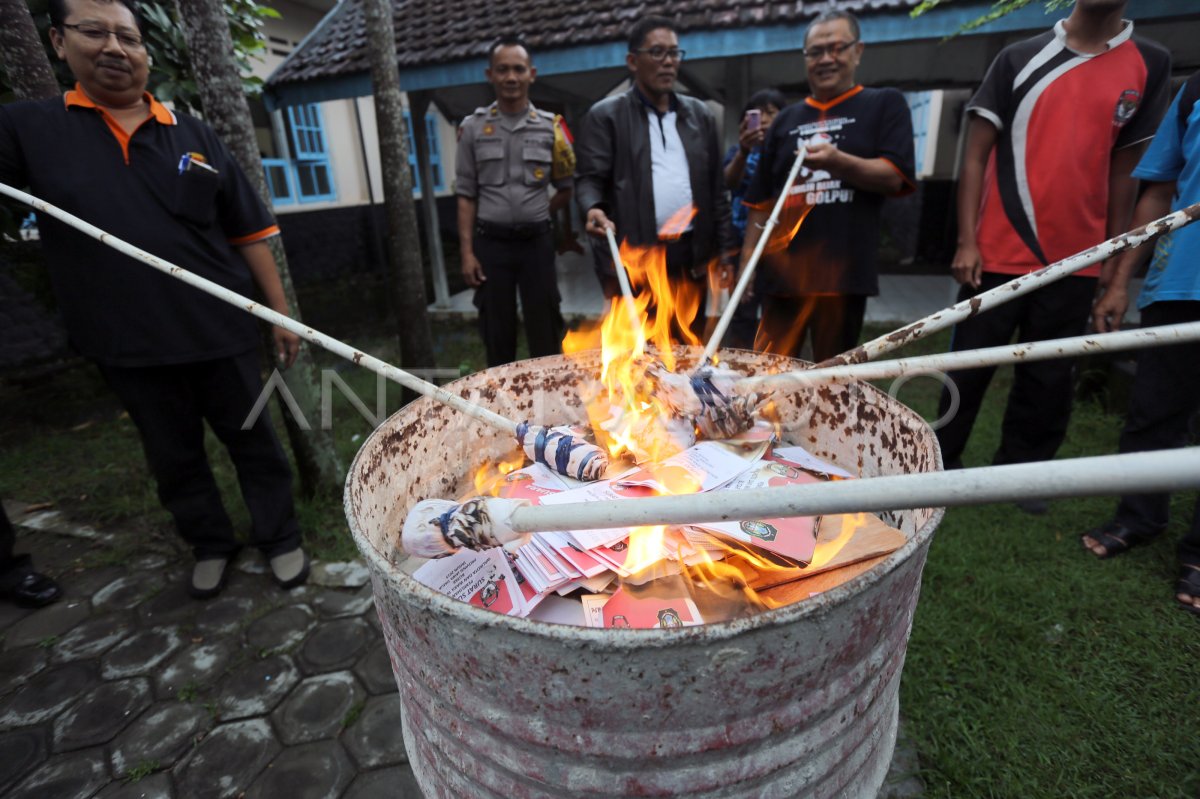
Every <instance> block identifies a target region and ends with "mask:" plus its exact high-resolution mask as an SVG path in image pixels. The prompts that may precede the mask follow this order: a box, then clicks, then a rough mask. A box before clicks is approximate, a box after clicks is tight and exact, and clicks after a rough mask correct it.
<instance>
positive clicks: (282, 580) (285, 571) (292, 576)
mask: <svg viewBox="0 0 1200 799" xmlns="http://www.w3.org/2000/svg"><path fill="white" fill-rule="evenodd" d="M270 563H271V574H272V575H273V576H274V577H275V582H277V583H279V587H280V588H295V587H296V586H298V585H302V584H303V583H304V581H305V580H307V579H308V567H309V563H308V555H306V554H304V550H303V549H301V548H300V547H296V548H295V549H293V550H292V551H291V552H285V553H283V554H282V555H276V556H275V557H273V558H271V561H270Z"/></svg>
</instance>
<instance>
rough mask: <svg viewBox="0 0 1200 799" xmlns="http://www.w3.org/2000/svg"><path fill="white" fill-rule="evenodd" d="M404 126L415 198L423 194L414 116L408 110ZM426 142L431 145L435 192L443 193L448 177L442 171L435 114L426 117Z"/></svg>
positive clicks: (430, 152) (430, 162)
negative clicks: (415, 140)
mask: <svg viewBox="0 0 1200 799" xmlns="http://www.w3.org/2000/svg"><path fill="white" fill-rule="evenodd" d="M404 126H405V130H406V132H407V134H408V139H407V144H408V166H409V168H410V169H412V175H413V196H414V197H415V196H417V195H418V194H420V193H421V173H420V171H419V170H418V169H417V144H416V142H414V141H413V127H412V115H411V114H410V113H409V112H408V111H407V110H405V112H404ZM425 141H426V142H428V144H429V167H430V171H432V172H433V190H434V191H435V192H438V191H442V190H443V189H445V188H446V177H445V173H444V171H443V170H442V151H441V149H442V148H441V144H440V143H439V141H438V125H437V117H436V116H435V115H433V114H426V115H425Z"/></svg>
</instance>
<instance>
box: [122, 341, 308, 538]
mask: <svg viewBox="0 0 1200 799" xmlns="http://www.w3.org/2000/svg"><path fill="white" fill-rule="evenodd" d="M100 372H101V374H103V375H104V379H105V381H107V383H108V385H109V386H110V387H111V388H112V390H113V391H114V392H115V393H116V395H117V396H118V397H119V398H120V400H121V403H122V404H123V405H124V406H125V410H126V411H128V412H129V417H130V418H131V419H132V420H133V423H134V425H136V426H137V429H138V432H139V433H140V434H141V437H142V447H143V448H144V449H145V451H146V461H147V462H148V463H149V466H150V471H151V472H152V473H153V474H154V479H155V481H156V482H157V484H158V498H159V500H160V501H161V502H162V504H163V507H165V508H166V509H167V510H168V511H170V513H171V515H172V516H173V517H174V518H175V526H176V528H177V529H178V530H179V534H180V535H181V536H183V539H184V540H185V541H187V542H188V544H189V545H190V546H191V547H192V551H193V553H194V554H195V556H196V559H197V560H203V559H206V558H213V557H229V556H232V555H233V554H234V553H235V552H236V551H237V550H238V543H237V541H236V539H235V538H234V532H233V524H232V522H230V520H229V516H228V515H227V514H226V513H225V508H224V506H222V504H221V495H220V492H219V491H218V490H217V484H216V482H215V481H214V479H213V475H212V471H211V469H210V468H209V464H208V456H207V454H206V453H205V451H204V422H206V421H207V422H208V424H209V426H210V427H211V428H212V431H213V433H215V434H216V436H217V438H218V439H220V441H221V443H222V444H224V445H225V448H226V449H227V450H228V451H229V457H230V459H232V461H233V465H234V467H235V468H236V470H237V479H238V485H239V486H240V487H241V491H242V499H243V500H245V502H246V508H247V509H248V510H249V512H250V521H251V530H250V540H251V542H252V543H253V544H254V545H255V546H256V547H258V548H259V549H261V550H262V551H263V553H264V554H265V555H266V556H267V557H272V556H274V555H280V554H283V553H285V552H290V551H291V550H293V549H295V548H296V547H298V546H300V528H299V525H298V524H297V522H296V515H295V510H294V507H293V503H292V470H291V467H290V466H289V465H288V461H287V456H286V455H285V454H284V451H283V447H281V446H280V444H279V439H278V438H276V436H275V431H274V429H272V427H271V420H270V416H269V414H268V413H267V411H266V408H264V409H263V412H262V413H261V414H260V415H259V417H258V419H256V420H255V422H254V424H253V425H252V426H251V427H250V428H249V429H248V430H243V429H242V423H243V422H244V421H245V419H246V417H247V415H248V414H249V412H250V409H251V408H252V407H253V406H254V402H255V400H256V399H258V396H259V393H260V392H261V390H262V378H261V377H260V374H259V354H258V351H257V350H252V351H250V352H246V353H243V354H242V355H236V356H233V357H230V358H220V359H217V360H212V361H200V362H198V363H187V364H177V365H171V366H151V367H140V368H119V367H112V366H101V367H100Z"/></svg>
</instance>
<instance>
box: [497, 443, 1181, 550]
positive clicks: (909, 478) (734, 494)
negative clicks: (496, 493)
mask: <svg viewBox="0 0 1200 799" xmlns="http://www.w3.org/2000/svg"><path fill="white" fill-rule="evenodd" d="M1197 487H1200V447H1187V448H1184V449H1177V450H1165V451H1159V452H1136V453H1131V454H1126V455H1101V456H1098V457H1092V458H1074V459H1067V460H1055V461H1045V462H1042V463H1018V464H1008V465H1005V466H986V467H983V468H979V469H959V470H955V471H950V472H926V473H920V474H902V475H890V476H887V477H872V478H868V479H863V480H836V481H832V482H828V483H813V484H806V485H793V486H778V487H775V488H767V489H759V490H756V491H712V492H708V493H704V494H687V495H683V496H671V497H651V498H649V499H628V500H606V501H602V502H577V503H572V504H569V505H530V506H523V507H519V508H517V509H516V510H515V511H513V513H512V515H511V517H510V519H509V522H510V523H511V527H512V529H513V530H514V531H516V532H520V533H533V532H543V531H555V530H594V529H600V528H609V527H646V526H654V525H670V524H703V523H706V522H727V521H736V520H745V519H770V518H776V517H789V516H818V515H822V514H831V513H857V512H859V511H892V510H900V509H903V508H939V507H951V506H961V505H983V504H987V503H990V502H1011V501H1015V500H1019V499H1056V498H1059V497H1092V496H1105V495H1121V494H1137V493H1156V492H1160V491H1179V490H1187V489H1192V488H1197Z"/></svg>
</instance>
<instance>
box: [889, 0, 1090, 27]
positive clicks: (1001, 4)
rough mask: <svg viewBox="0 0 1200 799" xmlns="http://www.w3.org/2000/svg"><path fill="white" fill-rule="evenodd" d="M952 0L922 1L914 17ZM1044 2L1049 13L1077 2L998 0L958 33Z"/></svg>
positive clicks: (915, 9)
mask: <svg viewBox="0 0 1200 799" xmlns="http://www.w3.org/2000/svg"><path fill="white" fill-rule="evenodd" d="M949 2H952V0H922V2H921V4H920V5H919V6H917V7H916V8H914V9H913V10H912V15H913V16H914V17H919V16H921V15H922V14H924V13H925V12H927V11H932V10H933V9H935V8H937V7H938V6H941V5H945V4H946V3H949ZM1037 2H1044V3H1045V4H1046V10H1047V11H1056V10H1058V9H1060V8H1066V7H1068V6H1070V5H1071V4H1072V3H1074V2H1075V0H996V2H994V3H993V4H992V10H991V11H989V12H987V13H986V14H984V15H982V16H981V17H979V18H978V19H973V20H971V21H970V22H968V23H967V24H965V25H963V26H962V27H961V28H959V30H958V33H966V32H967V31H971V30H975V29H976V28H979V27H982V26H984V25H987V24H988V23H989V22H994V21H996V20H998V19H1000V17H1003V16H1004V15H1006V14H1011V13H1012V12H1014V11H1017V10H1018V9H1022V8H1024V7H1025V6H1027V5H1029V4H1030V3H1037Z"/></svg>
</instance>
